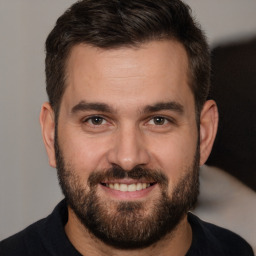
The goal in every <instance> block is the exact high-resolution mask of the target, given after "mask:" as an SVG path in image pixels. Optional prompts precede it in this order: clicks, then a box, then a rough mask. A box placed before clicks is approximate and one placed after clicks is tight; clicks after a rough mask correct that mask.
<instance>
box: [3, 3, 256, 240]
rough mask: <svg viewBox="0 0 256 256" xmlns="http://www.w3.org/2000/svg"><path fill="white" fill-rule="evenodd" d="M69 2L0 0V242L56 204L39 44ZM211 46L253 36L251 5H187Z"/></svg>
mask: <svg viewBox="0 0 256 256" xmlns="http://www.w3.org/2000/svg"><path fill="white" fill-rule="evenodd" d="M72 2H74V1H72V0H54V1H52V0H43V1H39V0H11V1H10V0H0V240H1V239H2V238H4V237H6V236H9V235H11V234H13V233H15V232H17V231H18V230H20V229H22V228H24V227H25V226H27V225H28V224H30V223H32V222H34V221H36V220H38V219H39V218H42V217H44V216H46V215H47V214H49V213H50V212H51V210H52V209H53V207H54V206H55V204H56V203H57V202H58V201H59V200H60V198H61V197H62V196H61V193H60V190H59V187H58V184H57V179H56V172H55V170H54V169H51V168H50V167H48V163H47V157H46V153H45V151H44V147H43V143H42V141H41V134H40V127H39V122H38V116H39V112H40V107H41V104H42V102H43V101H45V100H46V94H45V85H44V80H45V78H44V41H45V38H46V36H47V34H48V33H49V31H50V29H51V28H52V27H53V24H54V22H55V21H56V18H57V17H58V16H59V15H60V14H61V13H62V12H63V11H64V10H65V9H66V8H67V7H68V6H69V5H70V4H71V3H72ZM186 2H187V3H188V4H189V5H191V7H192V9H193V10H194V12H193V13H194V14H195V15H196V16H197V19H198V20H199V22H201V23H202V27H203V28H204V29H205V30H206V32H207V34H208V36H209V40H210V43H211V44H216V43H217V42H220V41H226V40H230V39H231V38H239V37H242V36H248V35H250V34H252V33H254V32H255V33H256V15H255V10H256V1H253V0H251V1H249V0H243V1H241V0H222V1H220V0H216V1H212V0H187V1H186Z"/></svg>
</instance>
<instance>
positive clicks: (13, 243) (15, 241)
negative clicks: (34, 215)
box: [0, 219, 46, 256]
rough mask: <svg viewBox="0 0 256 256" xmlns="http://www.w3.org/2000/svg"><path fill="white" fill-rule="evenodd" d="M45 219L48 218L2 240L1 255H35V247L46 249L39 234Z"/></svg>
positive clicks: (0, 245) (41, 249)
mask: <svg viewBox="0 0 256 256" xmlns="http://www.w3.org/2000/svg"><path fill="white" fill-rule="evenodd" d="M45 221H46V219H42V220H40V221H38V222H36V223H34V224H32V225H30V226H29V227H27V228H26V229H24V230H22V231H20V232H19V233H17V234H15V235H13V236H11V237H9V238H6V239H4V240H3V241H1V242H0V255H1V256H7V255H12V256H16V255H19V256H22V255H33V254H32V252H33V250H34V248H35V247H36V248H37V251H44V250H43V245H42V243H41V239H40V238H39V237H40V235H39V234H40V230H41V229H42V228H43V226H44V223H45Z"/></svg>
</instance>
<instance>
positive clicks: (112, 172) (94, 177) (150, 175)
mask: <svg viewBox="0 0 256 256" xmlns="http://www.w3.org/2000/svg"><path fill="white" fill-rule="evenodd" d="M125 178H130V179H135V180H140V179H143V180H149V181H153V182H156V183H159V184H160V185H162V186H165V187H166V186H167V185H168V178H167V176H166V175H165V174H164V173H163V172H161V171H159V170H154V169H149V168H145V167H142V166H135V167H134V168H133V169H131V170H129V171H127V170H124V169H123V168H122V167H120V166H112V167H111V168H109V169H106V170H102V171H95V172H93V173H91V174H90V176H89V178H88V185H89V186H91V187H93V186H95V185H97V184H99V183H101V182H102V181H110V180H111V179H125Z"/></svg>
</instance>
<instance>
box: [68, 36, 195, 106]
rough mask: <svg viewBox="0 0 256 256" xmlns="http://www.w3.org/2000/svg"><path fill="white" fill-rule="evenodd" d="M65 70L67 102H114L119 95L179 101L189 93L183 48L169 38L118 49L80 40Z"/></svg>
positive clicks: (129, 98) (126, 97)
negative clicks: (84, 42)
mask: <svg viewBox="0 0 256 256" xmlns="http://www.w3.org/2000/svg"><path fill="white" fill-rule="evenodd" d="M66 72H67V74H66V75H67V76H66V77H67V79H66V90H65V93H64V98H65V97H66V98H67V99H69V101H70V104H75V103H77V102H78V101H81V100H85V101H93V102H97V101H98V102H102V101H104V103H110V102H112V103H114V100H116V101H118V100H119V101H120V100H121V99H122V100H125V101H126V104H127V103H129V102H128V101H130V102H134V101H137V102H141V100H142V99H143V102H144V101H145V103H147V104H152V103H154V102H152V101H155V102H158V101H160V100H161V101H169V100H173V99H174V100H176V101H177V99H179V100H180V101H182V98H183V97H184V96H185V94H188V93H189V94H191V95H192V92H191V91H190V88H189V86H188V58H187V54H186V51H185V49H184V47H183V46H182V45H181V44H180V43H178V42H176V41H172V40H165V41H152V42H148V43H144V44H141V45H139V46H137V47H120V48H117V49H100V48H97V47H93V46H90V45H86V44H79V45H76V46H74V47H73V48H72V50H71V53H70V56H69V58H68V60H67V67H66ZM142 96H143V97H142ZM160 98H161V99H160ZM147 99H148V101H149V102H146V101H147ZM108 101H109V102H108ZM71 102H72V103H71ZM70 107H71V106H70Z"/></svg>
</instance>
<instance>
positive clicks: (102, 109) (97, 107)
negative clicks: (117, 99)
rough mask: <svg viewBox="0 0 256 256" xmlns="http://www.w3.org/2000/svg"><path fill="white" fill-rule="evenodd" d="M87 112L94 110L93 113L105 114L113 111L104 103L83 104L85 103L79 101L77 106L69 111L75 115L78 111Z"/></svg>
mask: <svg viewBox="0 0 256 256" xmlns="http://www.w3.org/2000/svg"><path fill="white" fill-rule="evenodd" d="M87 110H95V111H100V112H106V113H111V112H113V109H112V108H111V107H110V106H109V105H107V104H104V103H97V102H93V103H90V102H85V101H80V102H79V103H78V104H77V105H75V106H74V107H73V108H72V109H71V113H72V114H75V113H77V112H79V111H87Z"/></svg>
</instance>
